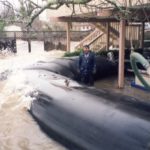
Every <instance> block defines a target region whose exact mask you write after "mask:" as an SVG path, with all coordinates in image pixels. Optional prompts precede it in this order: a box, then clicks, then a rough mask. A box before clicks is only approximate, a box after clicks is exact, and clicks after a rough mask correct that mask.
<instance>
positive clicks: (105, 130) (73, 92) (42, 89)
mask: <svg viewBox="0 0 150 150" xmlns="http://www.w3.org/2000/svg"><path fill="white" fill-rule="evenodd" d="M25 73H26V75H27V79H28V81H29V82H27V83H30V84H31V85H32V86H33V87H35V88H36V89H37V90H38V91H39V95H38V97H37V99H36V100H34V101H33V102H32V104H31V108H30V112H31V114H32V115H33V117H34V118H35V119H36V121H37V122H38V123H39V125H40V127H41V128H42V129H43V130H44V131H45V132H46V133H47V134H48V135H49V136H52V137H54V138H56V139H57V140H59V141H60V142H62V143H63V144H65V145H67V147H68V148H69V149H71V150H149V149H150V111H149V110H150V103H148V102H144V101H143V102H142V101H140V100H138V99H135V98H133V97H129V96H124V95H122V94H118V93H112V92H110V91H107V90H97V89H95V88H87V87H84V86H80V85H79V84H77V83H76V82H75V81H73V80H70V84H69V87H67V86H66V85H65V80H66V77H64V76H60V75H58V74H56V73H53V72H51V71H48V70H44V69H35V70H26V71H25Z"/></svg>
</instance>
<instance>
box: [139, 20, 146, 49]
mask: <svg viewBox="0 0 150 150" xmlns="http://www.w3.org/2000/svg"><path fill="white" fill-rule="evenodd" d="M144 29H145V22H142V27H141V42H140V47H141V48H142V49H143V48H144Z"/></svg>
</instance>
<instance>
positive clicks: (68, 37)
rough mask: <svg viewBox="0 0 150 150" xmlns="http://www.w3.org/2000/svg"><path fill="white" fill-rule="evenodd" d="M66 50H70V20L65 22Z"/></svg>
mask: <svg viewBox="0 0 150 150" xmlns="http://www.w3.org/2000/svg"><path fill="white" fill-rule="evenodd" d="M67 51H68V52H70V22H67Z"/></svg>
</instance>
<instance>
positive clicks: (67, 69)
mask: <svg viewBox="0 0 150 150" xmlns="http://www.w3.org/2000/svg"><path fill="white" fill-rule="evenodd" d="M28 69H42V70H48V71H51V72H54V73H57V74H60V75H63V76H66V77H68V78H71V79H73V80H76V81H78V80H79V74H78V72H77V70H78V57H74V58H59V59H54V60H53V61H49V62H44V61H40V62H38V63H36V64H34V65H32V66H30V67H28ZM117 69H118V66H117V64H115V63H112V62H111V61H109V60H107V59H106V58H104V57H100V56H98V57H96V74H95V75H94V78H95V80H96V79H101V78H103V77H107V76H112V75H114V74H117Z"/></svg>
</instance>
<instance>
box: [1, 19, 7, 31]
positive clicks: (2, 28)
mask: <svg viewBox="0 0 150 150" xmlns="http://www.w3.org/2000/svg"><path fill="white" fill-rule="evenodd" d="M5 25H6V23H5V22H4V21H0V31H3V30H4V27H5Z"/></svg>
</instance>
